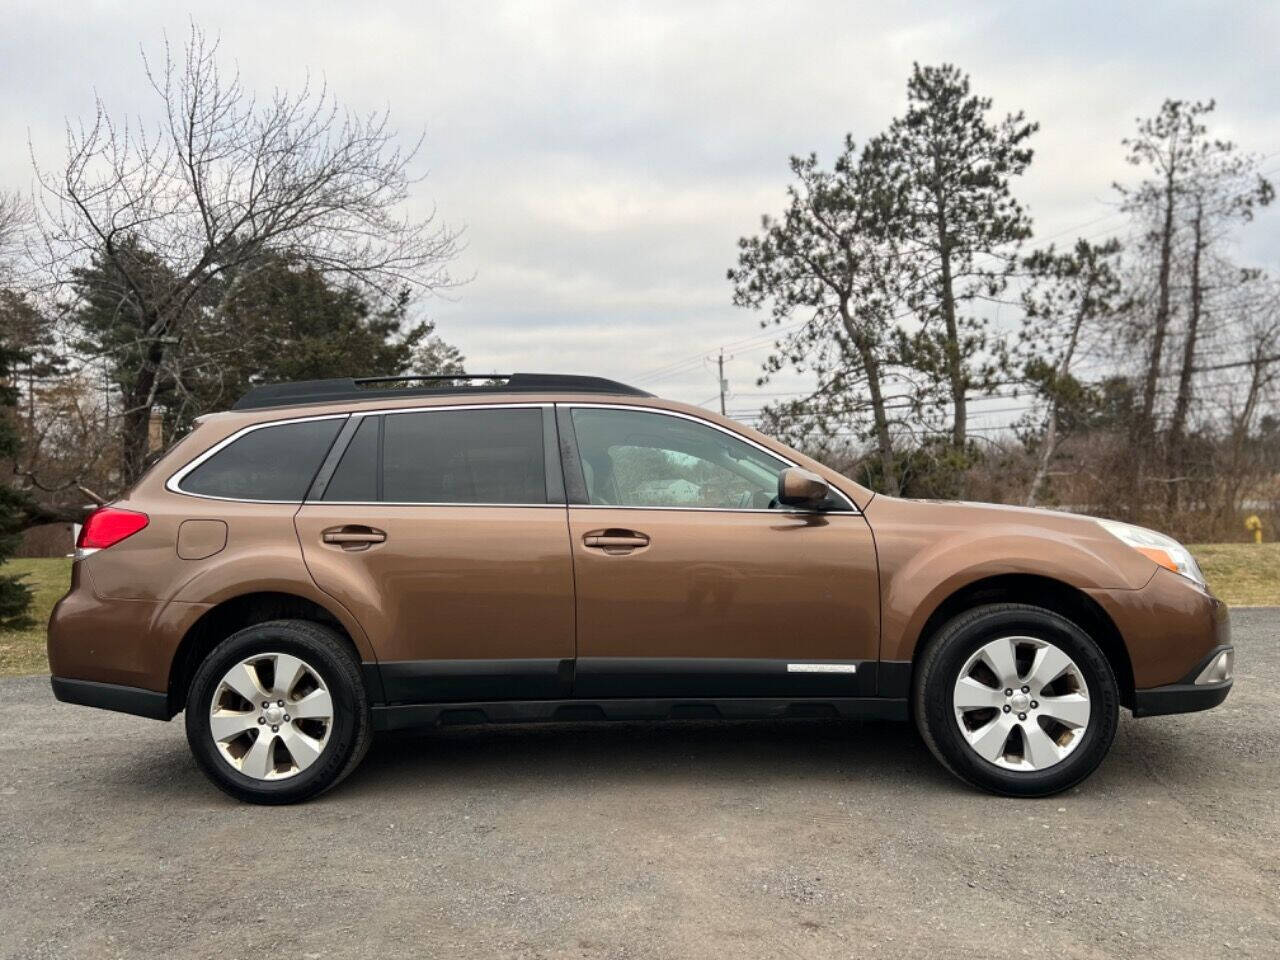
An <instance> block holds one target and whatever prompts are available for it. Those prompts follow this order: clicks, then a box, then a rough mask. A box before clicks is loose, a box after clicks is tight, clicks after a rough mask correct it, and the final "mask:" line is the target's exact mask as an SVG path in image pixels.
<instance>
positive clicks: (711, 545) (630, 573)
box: [559, 404, 879, 698]
mask: <svg viewBox="0 0 1280 960" xmlns="http://www.w3.org/2000/svg"><path fill="white" fill-rule="evenodd" d="M559 422H560V431H561V440H562V442H563V441H564V440H565V438H566V435H567V436H568V437H569V439H570V443H569V444H568V448H569V450H570V452H571V453H572V451H573V450H574V449H575V448H576V452H577V456H576V458H575V457H573V456H572V455H571V456H570V457H569V458H568V462H567V464H566V481H567V484H568V486H569V492H570V496H569V499H570V506H569V533H570V541H571V544H572V548H573V555H574V571H575V583H576V588H577V615H578V662H577V672H576V680H575V684H574V692H575V695H576V696H579V697H586V698H600V697H694V698H696V697H708V698H710V697H805V696H847V697H854V696H873V695H875V693H876V658H877V655H878V646H879V598H878V593H879V580H878V575H877V571H876V558H875V547H874V544H873V542H872V538H871V531H870V528H869V527H868V525H867V523H866V521H865V519H864V518H863V517H862V515H861V514H860V513H859V512H858V511H857V510H856V508H854V507H853V505H852V504H851V503H850V502H849V501H848V500H847V499H845V498H844V497H843V495H841V494H839V493H836V492H833V495H832V499H831V501H830V503H829V504H828V505H827V506H828V507H829V508H830V509H824V510H821V511H798V510H795V509H793V508H787V507H779V506H778V505H777V504H776V503H775V502H774V497H775V494H776V490H777V477H778V474H779V473H780V472H781V471H782V470H783V469H785V468H786V467H788V466H790V465H791V464H789V463H787V462H786V461H784V460H782V459H780V458H779V457H777V456H775V455H774V454H772V453H770V452H768V451H767V450H765V449H764V448H763V447H761V446H758V445H756V444H755V443H753V442H750V441H748V440H746V439H745V438H742V437H740V436H738V435H736V434H733V433H730V432H729V431H727V430H725V429H722V428H720V427H718V426H715V425H713V424H711V423H709V422H707V421H703V420H700V419H697V418H694V417H689V416H685V415H680V414H672V413H667V412H660V411H654V410H647V409H642V408H631V407H620V406H616V405H605V404H600V405H573V406H568V407H561V408H560V413H559ZM574 501H580V502H574Z"/></svg>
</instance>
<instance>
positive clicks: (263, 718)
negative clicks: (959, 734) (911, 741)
mask: <svg viewBox="0 0 1280 960" xmlns="http://www.w3.org/2000/svg"><path fill="white" fill-rule="evenodd" d="M1005 709H1008V708H1007V707H1006V708H1005ZM258 722H259V723H266V722H267V718H266V717H259V718H258Z"/></svg>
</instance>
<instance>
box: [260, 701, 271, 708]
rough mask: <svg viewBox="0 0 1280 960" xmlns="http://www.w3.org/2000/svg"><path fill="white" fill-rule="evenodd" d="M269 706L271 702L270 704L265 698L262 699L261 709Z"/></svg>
mask: <svg viewBox="0 0 1280 960" xmlns="http://www.w3.org/2000/svg"><path fill="white" fill-rule="evenodd" d="M269 706H271V704H270V703H268V702H267V701H266V700H263V701H262V709H263V710H265V709H267V707H269Z"/></svg>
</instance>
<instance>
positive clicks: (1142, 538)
mask: <svg viewBox="0 0 1280 960" xmlns="http://www.w3.org/2000/svg"><path fill="white" fill-rule="evenodd" d="M1098 523H1099V524H1100V525H1101V526H1102V529H1104V530H1106V531H1107V533H1109V534H1111V535H1112V536H1113V537H1115V538H1116V539H1117V540H1119V541H1120V542H1121V543H1127V544H1128V545H1129V546H1131V547H1133V549H1135V550H1137V551H1138V552H1139V553H1142V554H1145V555H1146V556H1148V557H1150V558H1151V559H1152V560H1154V561H1155V562H1156V563H1158V564H1160V566H1162V567H1165V568H1167V569H1169V570H1172V571H1173V572H1174V573H1180V574H1182V575H1183V576H1184V577H1186V578H1187V579H1188V580H1194V581H1195V582H1196V583H1198V584H1200V586H1202V587H1203V586H1204V585H1205V582H1204V574H1203V573H1201V572H1200V566H1199V565H1198V564H1197V563H1196V559H1195V557H1193V556H1191V551H1190V550H1188V549H1187V548H1186V547H1184V546H1183V545H1182V544H1180V543H1179V542H1178V541H1177V540H1174V539H1173V537H1166V536H1165V535H1164V534H1163V533H1156V532H1155V531H1154V530H1148V529H1147V528H1146V527H1135V526H1134V525H1133V524H1131V523H1120V522H1119V521H1118V520H1099V521H1098Z"/></svg>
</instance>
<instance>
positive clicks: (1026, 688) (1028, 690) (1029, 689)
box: [1022, 687, 1031, 693]
mask: <svg viewBox="0 0 1280 960" xmlns="http://www.w3.org/2000/svg"><path fill="white" fill-rule="evenodd" d="M1022 692H1023V693H1030V692H1031V688H1030V687H1023V688H1022Z"/></svg>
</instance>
